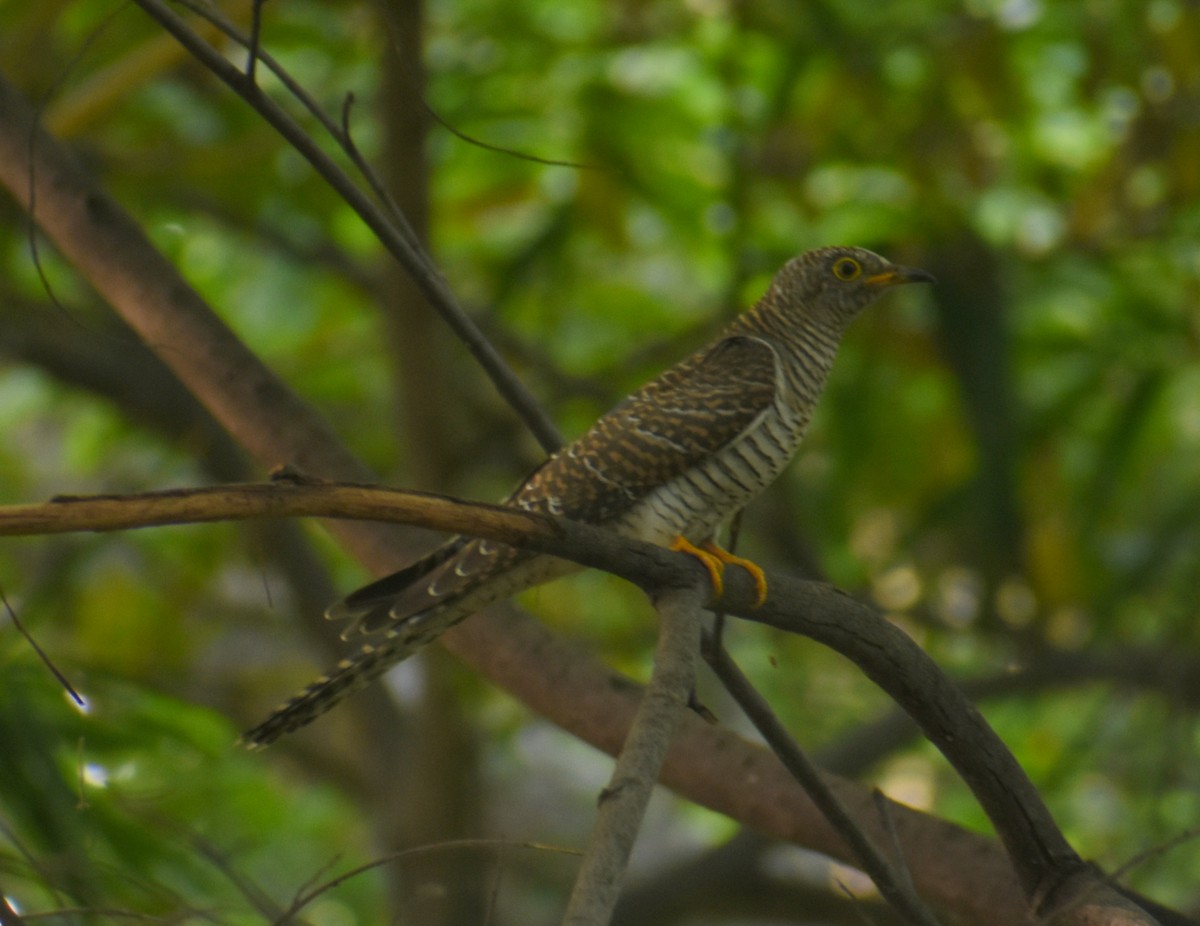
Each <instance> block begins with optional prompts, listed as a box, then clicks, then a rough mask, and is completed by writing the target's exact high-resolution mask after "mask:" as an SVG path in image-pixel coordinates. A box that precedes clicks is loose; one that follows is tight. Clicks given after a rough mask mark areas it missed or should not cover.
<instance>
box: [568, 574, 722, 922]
mask: <svg viewBox="0 0 1200 926" xmlns="http://www.w3.org/2000/svg"><path fill="white" fill-rule="evenodd" d="M701 582H702V583H703V584H700V583H697V585H695V586H693V587H692V588H685V589H679V590H677V591H674V592H670V593H668V594H665V595H663V596H661V597H660V598H659V599H658V600H657V601H656V602H655V606H656V607H657V609H658V613H659V617H660V618H661V625H660V627H659V635H658V647H657V648H656V649H655V651H654V672H653V673H652V674H651V676H650V683H649V684H648V685H647V686H646V691H645V693H644V694H643V696H642V703H641V706H640V707H639V708H638V712H637V716H636V717H635V718H634V721H633V725H632V726H631V727H630V729H629V735H628V736H627V737H626V739H625V744H624V746H622V747H621V754H620V756H619V757H618V758H617V764H616V767H615V768H614V769H613V773H612V778H611V779H610V780H609V783H608V787H606V788H605V789H604V791H603V792H601V794H600V807H599V813H598V815H597V818H596V827H595V829H594V830H593V831H592V837H591V840H590V841H589V843H588V848H587V852H586V854H585V855H584V858H583V864H582V865H581V866H580V868H579V872H578V874H577V875H576V878H575V886H574V887H573V888H572V890H571V897H570V900H569V901H568V902H567V911H566V914H565V915H564V916H563V923H564V924H568V926H607V924H608V922H609V920H611V919H612V912H613V908H614V907H615V906H616V903H617V895H618V891H619V889H620V886H621V879H622V877H623V876H624V874H625V867H626V865H627V864H628V863H629V855H630V853H631V852H632V851H633V844H634V842H635V840H636V838H637V833H638V829H639V828H640V827H641V823H642V817H643V816H644V815H645V812H646V805H647V804H648V803H649V802H650V795H651V793H652V792H653V790H654V786H655V784H657V783H658V776H659V773H660V770H661V769H662V764H663V759H664V758H665V757H666V754H667V747H668V746H669V745H670V743H671V737H672V734H673V733H674V732H675V728H676V727H677V726H678V724H679V721H680V719H681V718H682V716H683V714H684V711H685V709H686V707H687V702H688V697H689V696H690V695H691V693H692V691H693V689H694V688H695V684H696V657H697V655H698V653H699V650H700V627H701V615H700V608H701V604H702V602H703V599H704V593H703V592H702V591H701V589H703V588H704V587H705V586H706V585H707V584H708V583H707V580H701Z"/></svg>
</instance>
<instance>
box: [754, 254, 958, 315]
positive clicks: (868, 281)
mask: <svg viewBox="0 0 1200 926" xmlns="http://www.w3.org/2000/svg"><path fill="white" fill-rule="evenodd" d="M932 282H934V279H933V277H932V276H931V275H930V274H928V273H926V272H925V271H924V270H917V269H916V268H914V267H902V266H900V265H899V264H893V263H892V262H891V261H889V260H887V259H886V258H883V257H880V256H879V255H878V254H876V253H874V252H873V251H868V250H866V249H865V248H846V247H836V248H819V249H817V250H815V251H806V252H805V253H803V254H801V255H800V256H799V257H794V258H792V259H791V260H790V261H788V262H787V263H786V264H784V266H783V268H782V269H781V270H780V271H779V272H778V273H777V274H775V279H774V280H772V281H771V288H770V290H769V292H768V299H770V300H771V301H772V302H774V303H775V304H777V305H778V306H779V307H780V308H781V309H783V310H784V311H785V312H793V311H800V312H803V313H805V314H806V315H809V316H815V317H818V318H819V319H820V320H822V321H830V322H833V323H834V324H836V325H839V326H845V325H847V324H849V323H850V321H851V319H853V318H854V316H856V315H857V314H858V313H859V312H861V311H862V310H863V309H865V308H866V307H867V306H868V305H870V304H871V303H872V302H874V301H875V300H876V299H877V298H878V297H879V296H880V295H881V294H882V293H884V292H886V291H887V290H888V289H890V288H891V287H893V286H897V285H899V284H901V283H932Z"/></svg>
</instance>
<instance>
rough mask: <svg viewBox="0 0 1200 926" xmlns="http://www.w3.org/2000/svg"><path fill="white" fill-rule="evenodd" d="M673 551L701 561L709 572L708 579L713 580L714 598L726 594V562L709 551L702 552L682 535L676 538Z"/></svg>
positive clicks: (672, 545)
mask: <svg viewBox="0 0 1200 926" xmlns="http://www.w3.org/2000/svg"><path fill="white" fill-rule="evenodd" d="M671 549H672V550H674V551H675V552H676V553H686V554H688V556H694V557H696V559H698V560H700V562H701V564H702V565H703V566H704V568H705V569H707V570H708V577H709V578H710V579H711V580H712V587H713V597H714V598H720V597H721V596H722V595H724V594H725V580H724V579H723V578H722V576H723V575H724V573H725V561H724V560H722V559H721V557H719V556H717V555H715V554H713V553H710V552H709V551H708V550H702V549H701V548H700V547H698V546H696V545H695V544H694V543H692V542H691V541H690V540H688V539H687V538H686V537H684V536H683V535H682V534H680V535H679V536H678V537H676V538H675V540H674V542H673V543H672V544H671Z"/></svg>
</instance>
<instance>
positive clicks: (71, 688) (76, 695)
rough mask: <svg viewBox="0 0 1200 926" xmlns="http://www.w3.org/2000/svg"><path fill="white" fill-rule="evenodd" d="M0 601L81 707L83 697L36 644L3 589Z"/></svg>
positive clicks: (14, 624) (24, 635) (0, 593)
mask: <svg viewBox="0 0 1200 926" xmlns="http://www.w3.org/2000/svg"><path fill="white" fill-rule="evenodd" d="M0 602H3V604H4V610H6V611H7V612H8V616H9V618H10V619H11V620H12V622H13V626H14V627H16V628H17V632H18V633H20V634H21V636H23V637H24V638H25V641H26V642H27V643H28V644H29V645H30V646H32V647H33V651H34V652H35V653H37V654H38V658H39V659H41V660H42V662H43V663H44V664H45V666H46V668H47V669H49V670H50V672H51V674H52V675H53V676H54V677H55V678H56V679H58V683H59V684H60V685H62V686H63V688H65V689H66V690H67V694H69V695H70V696H71V698H72V700H74V702H75V703H76V704H78V705H79V706H80V707H83V706H84V704H85V702H84V700H83V697H82V696H81V695H80V694H79V692H78V691H76V690H75V686H74V685H72V684H71V683H70V682H69V681H67V677H66V676H65V675H63V674H62V672H61V671H59V668H58V666H56V665H55V664H54V662H53V660H51V658H50V657H49V656H47V655H46V651H45V650H44V649H42V648H41V647H40V646H38V642H37V640H35V639H34V638H33V634H31V633H30V632H29V631H28V630H26V629H25V625H24V624H22V623H21V619H20V618H19V617H17V612H16V611H14V610H13V606H12V605H10V604H9V603H8V598H7V597H6V596H5V594H4V592H3V591H0Z"/></svg>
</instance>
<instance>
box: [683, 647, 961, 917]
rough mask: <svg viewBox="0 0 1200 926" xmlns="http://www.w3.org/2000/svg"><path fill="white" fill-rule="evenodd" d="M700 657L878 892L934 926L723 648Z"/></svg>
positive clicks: (708, 649) (907, 883)
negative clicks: (856, 860)
mask: <svg viewBox="0 0 1200 926" xmlns="http://www.w3.org/2000/svg"><path fill="white" fill-rule="evenodd" d="M703 653H704V658H705V659H706V660H707V662H708V664H709V665H710V666H711V667H712V669H713V671H714V672H715V673H716V674H717V677H718V678H719V679H720V680H721V683H722V684H723V685H724V686H725V688H726V690H727V691H728V692H729V693H730V694H731V695H732V696H733V698H734V700H735V701H737V703H738V705H739V706H740V707H741V709H742V710H743V711H744V712H745V714H746V716H747V717H748V718H750V721H751V723H753V724H754V727H755V729H757V730H758V732H759V733H761V734H762V735H763V738H764V739H765V740H766V741H767V745H769V746H770V747H771V749H772V751H773V752H774V753H775V754H776V755H777V756H779V759H780V761H781V762H783V764H784V765H785V766H787V769H788V771H789V772H791V774H792V775H793V776H794V777H795V779H796V780H797V781H798V782H799V783H800V785H801V786H802V787H803V788H804V790H805V792H806V793H807V794H808V796H809V797H810V798H812V801H813V803H814V804H816V805H817V806H818V807H819V808H820V809H821V812H822V813H823V814H824V815H825V818H826V819H827V820H828V821H829V822H830V824H831V825H832V826H833V827H834V829H836V830H837V832H838V834H839V835H840V836H841V837H842V838H843V839H844V840H846V842H847V844H848V845H849V846H850V848H851V851H852V852H853V854H854V856H855V857H856V858H857V859H858V861H859V864H860V865H861V866H862V869H863V871H865V872H866V873H867V874H868V875H869V876H870V878H871V880H872V881H874V882H875V886H876V887H877V888H878V889H879V893H880V894H881V895H882V896H883V898H884V899H885V900H886V901H887V902H888V903H890V904H891V905H892V906H893V907H894V908H895V909H896V910H897V911H898V912H899V913H900V915H901V916H902V917H904V920H905V921H906V922H908V923H914V924H921V926H938V921H937V919H936V918H935V917H934V915H933V914H932V913H931V912H930V911H929V909H928V908H927V907H926V906H925V904H924V903H923V902H922V901H921V899H920V898H919V897H918V896H917V895H916V893H915V892H914V891H912V890H911V882H910V881H909V880H908V879H907V878H902V877H901V876H899V875H898V874H897V873H896V872H895V871H893V869H892V866H891V864H889V862H888V861H887V859H886V858H885V857H884V856H883V853H881V852H880V851H879V850H878V849H877V848H876V847H875V844H874V843H873V842H872V840H871V837H870V836H868V835H867V834H866V833H865V832H863V830H862V828H861V827H860V826H859V825H858V823H857V822H856V821H855V819H854V818H853V817H852V816H851V815H850V812H849V811H848V810H847V809H846V808H845V806H844V805H843V804H842V802H841V801H840V800H838V798H837V796H836V795H835V794H834V793H833V791H831V790H830V789H829V787H828V786H827V785H826V784H825V781H824V779H823V778H822V777H821V773H820V772H819V771H818V770H817V768H816V766H814V765H813V764H812V763H811V762H810V761H809V760H808V757H807V756H806V755H805V754H804V751H803V750H802V749H801V748H800V747H799V746H798V745H797V744H796V742H795V740H793V739H792V738H791V736H789V735H788V732H787V730H786V729H784V727H783V724H781V723H780V722H779V718H777V717H776V716H775V714H774V712H773V711H772V710H771V707H770V705H768V704H767V702H766V700H765V699H764V698H763V697H762V695H760V694H759V693H758V692H757V691H756V690H755V688H754V686H753V685H751V684H750V680H749V679H747V678H746V676H745V675H744V674H742V671H741V670H740V669H739V668H738V667H737V665H736V664H735V663H734V661H733V659H731V658H730V656H729V654H728V653H727V652H726V651H725V649H724V648H723V647H718V646H714V645H712V642H711V641H709V642H706V644H705V646H704V648H703Z"/></svg>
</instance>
